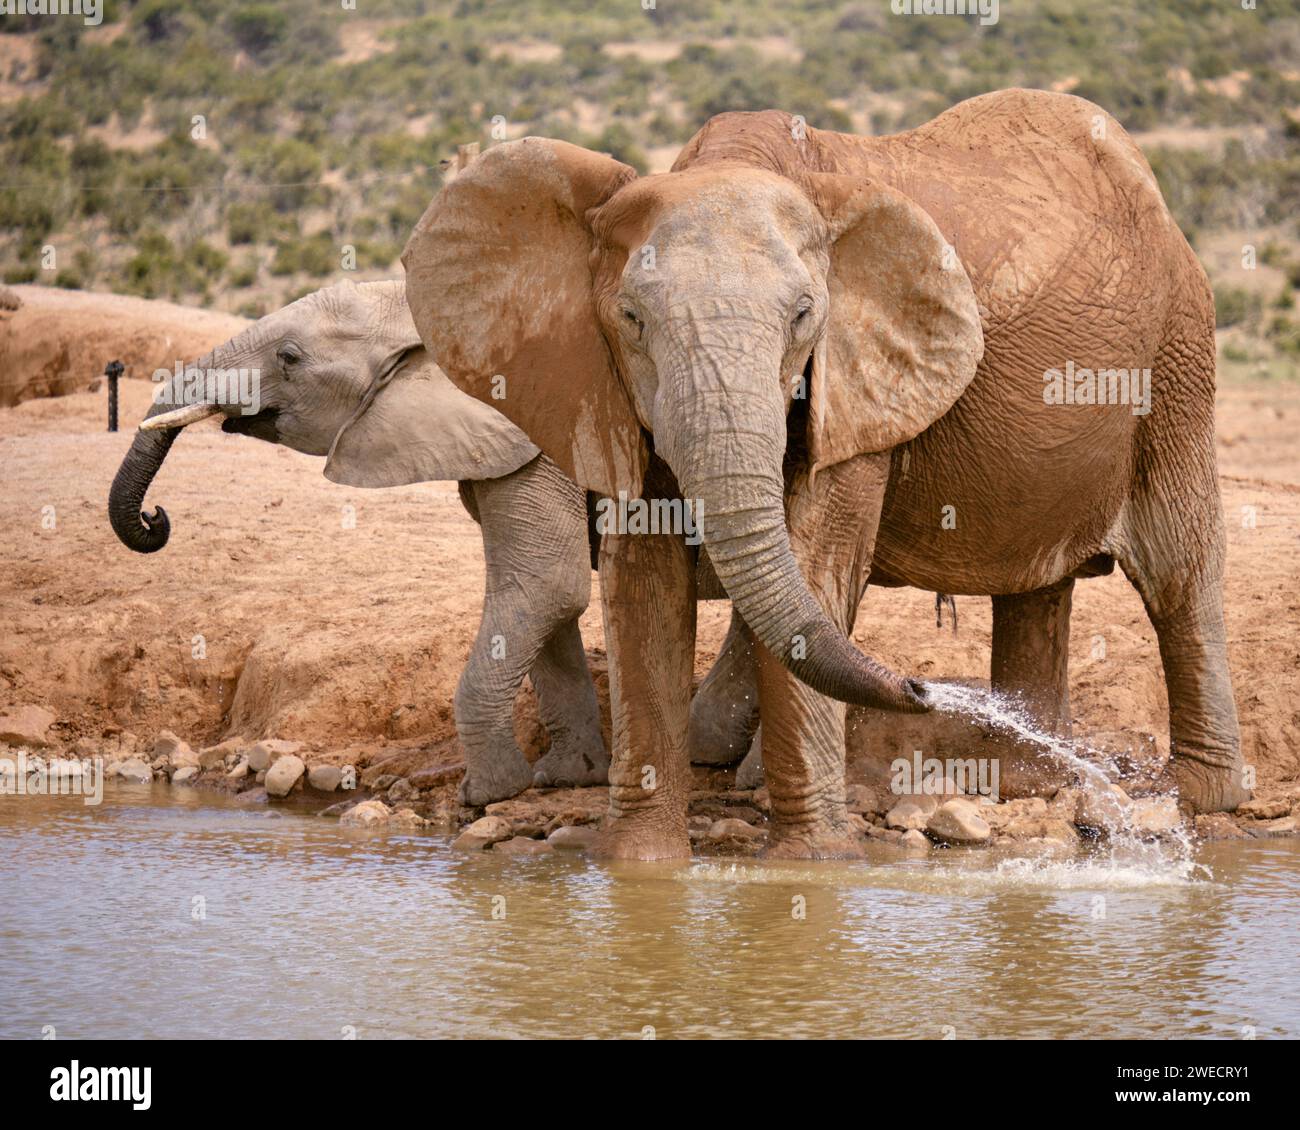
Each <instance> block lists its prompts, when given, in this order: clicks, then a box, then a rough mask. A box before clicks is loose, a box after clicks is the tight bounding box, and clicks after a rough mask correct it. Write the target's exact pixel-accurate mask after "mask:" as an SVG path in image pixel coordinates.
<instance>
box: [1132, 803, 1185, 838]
mask: <svg viewBox="0 0 1300 1130" xmlns="http://www.w3.org/2000/svg"><path fill="white" fill-rule="evenodd" d="M1182 822H1183V817H1182V814H1181V813H1180V812H1179V811H1178V802H1177V801H1176V800H1174V798H1173V797H1171V796H1148V797H1139V798H1138V799H1137V800H1135V801H1133V802H1132V803H1131V804H1130V805H1129V824H1130V827H1132V829H1133V830H1134V831H1135V832H1138V833H1139V834H1141V835H1146V836H1164V835H1167V834H1168V833H1170V832H1172V831H1174V829H1176V828H1177V827H1178V826H1179V825H1180V824H1182Z"/></svg>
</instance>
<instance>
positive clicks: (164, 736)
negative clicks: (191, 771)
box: [153, 730, 200, 769]
mask: <svg viewBox="0 0 1300 1130" xmlns="http://www.w3.org/2000/svg"><path fill="white" fill-rule="evenodd" d="M153 755H154V757H155V758H159V757H161V758H163V759H164V760H165V761H166V762H167V764H168V765H170V766H171V767H172V768H173V769H182V768H184V767H186V766H190V765H192V766H194V768H196V769H197V768H199V764H200V763H199V755H198V754H197V753H195V752H194V751H193V750H192V749H190V747H189V744H188V743H187V742H183V741H181V739H180V738H178V737H177V736H176V735H175V734H173V733H172V732H171V731H170V730H159V731H158V736H157V737H156V738H154V742H153Z"/></svg>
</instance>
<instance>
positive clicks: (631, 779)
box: [593, 461, 695, 859]
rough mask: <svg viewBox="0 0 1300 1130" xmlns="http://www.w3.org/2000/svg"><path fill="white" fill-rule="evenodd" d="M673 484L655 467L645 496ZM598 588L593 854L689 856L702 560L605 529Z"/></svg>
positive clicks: (670, 490)
mask: <svg viewBox="0 0 1300 1130" xmlns="http://www.w3.org/2000/svg"><path fill="white" fill-rule="evenodd" d="M671 478H672V477H671V475H669V474H668V473H667V468H666V467H665V466H664V465H663V464H661V463H659V462H658V461H655V462H654V463H652V465H651V469H650V471H649V473H648V474H647V476H646V484H645V493H646V496H647V497H672V496H673V494H675V492H676V489H677V488H676V484H675V483H673V482H672V481H671ZM600 583H601V595H602V604H603V608H604V620H605V646H606V648H607V650H608V653H609V702H610V714H611V721H612V727H613V750H612V754H613V757H612V761H611V764H610V768H609V815H608V816H607V817H606V819H605V822H604V825H603V826H602V828H601V831H600V835H599V837H598V838H597V841H596V844H595V845H594V848H593V850H594V852H595V853H596V854H597V855H602V856H605V857H607V858H619V859H685V858H687V857H689V856H690V854H691V846H690V839H689V837H688V836H687V834H686V804H687V800H688V799H689V796H690V764H689V761H688V759H687V746H686V728H687V717H688V714H689V711H690V704H691V676H692V673H693V668H694V658H695V554H694V552H693V551H692V550H691V547H690V546H688V545H686V544H685V542H684V541H683V540H682V538H680V537H678V536H676V535H673V534H613V533H607V534H606V535H605V538H604V541H603V543H602V545H601V550H600Z"/></svg>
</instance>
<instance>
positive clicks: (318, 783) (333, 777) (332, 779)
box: [307, 765, 343, 793]
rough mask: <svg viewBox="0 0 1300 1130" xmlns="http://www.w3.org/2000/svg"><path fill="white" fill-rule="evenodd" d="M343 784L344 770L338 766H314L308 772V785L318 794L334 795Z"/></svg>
mask: <svg viewBox="0 0 1300 1130" xmlns="http://www.w3.org/2000/svg"><path fill="white" fill-rule="evenodd" d="M342 782H343V770H342V769H341V768H340V767H339V766H337V765H313V766H312V767H311V768H310V769H308V770H307V784H309V785H310V786H311V787H312V788H313V789H315V790H316V791H317V792H322V793H332V792H334V790H335V789H337V788H338V787H339V785H340V784H341V783H342Z"/></svg>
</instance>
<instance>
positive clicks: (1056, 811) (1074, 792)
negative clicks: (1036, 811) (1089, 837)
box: [1047, 789, 1083, 824]
mask: <svg viewBox="0 0 1300 1130" xmlns="http://www.w3.org/2000/svg"><path fill="white" fill-rule="evenodd" d="M1082 796H1083V793H1081V792H1080V791H1079V790H1078V789H1057V790H1056V795H1055V796H1054V797H1052V799H1051V800H1049V801H1048V802H1047V813H1048V815H1049V816H1051V817H1053V818H1055V819H1058V820H1068V821H1069V822H1070V823H1071V824H1077V823H1078V822H1079V820H1078V816H1079V801H1080V799H1081V798H1082Z"/></svg>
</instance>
